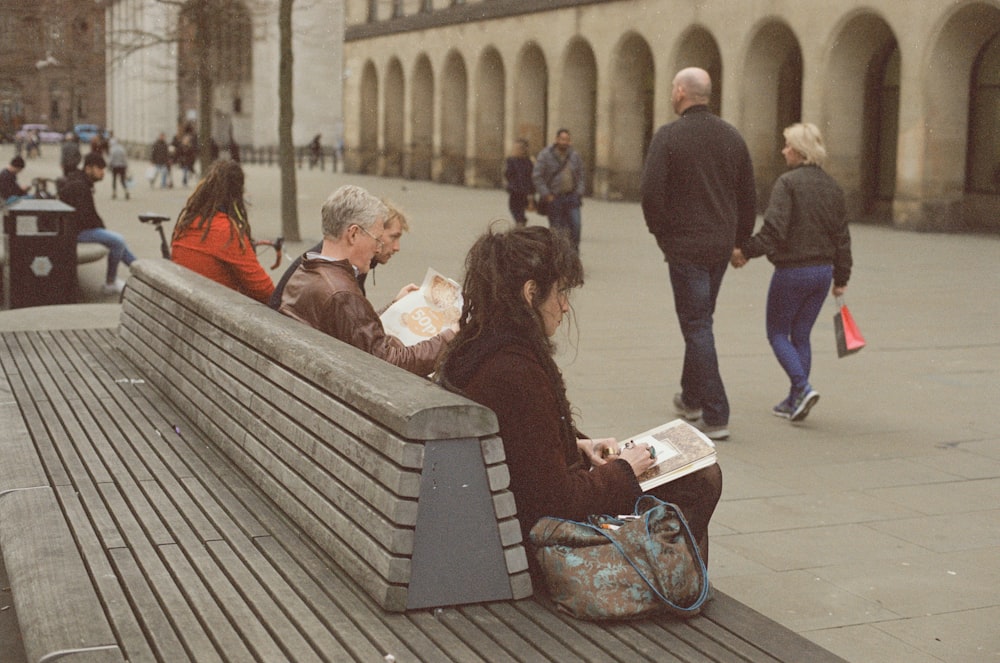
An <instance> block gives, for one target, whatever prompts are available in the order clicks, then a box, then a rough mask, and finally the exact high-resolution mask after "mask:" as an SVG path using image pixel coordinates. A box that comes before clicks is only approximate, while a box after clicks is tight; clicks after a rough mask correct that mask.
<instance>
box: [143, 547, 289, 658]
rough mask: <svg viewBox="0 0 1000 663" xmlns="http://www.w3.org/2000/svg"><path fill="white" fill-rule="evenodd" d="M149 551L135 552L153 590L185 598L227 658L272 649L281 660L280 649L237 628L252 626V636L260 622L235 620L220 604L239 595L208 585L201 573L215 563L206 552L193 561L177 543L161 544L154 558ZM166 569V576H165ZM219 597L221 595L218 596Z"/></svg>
mask: <svg viewBox="0 0 1000 663" xmlns="http://www.w3.org/2000/svg"><path fill="white" fill-rule="evenodd" d="M148 552H149V551H140V552H139V554H137V555H136V559H137V561H138V562H139V565H140V567H141V568H142V570H143V573H144V574H145V576H146V578H147V579H149V581H150V583H151V584H152V585H153V588H154V591H156V593H157V594H159V595H161V600H163V598H164V597H163V596H162V594H161V593H162V592H164V591H165V590H166V592H169V598H170V599H172V600H178V599H179V600H182V601H183V602H184V604H185V606H186V607H189V608H190V610H191V611H192V612H193V615H194V618H195V620H196V621H197V623H198V624H199V626H198V627H197V628H198V629H203V628H206V627H207V628H208V631H207V635H208V637H209V638H210V639H211V642H212V645H213V646H214V647H215V648H217V650H218V651H219V653H220V654H221V655H222V657H223V659H224V660H253V656H254V654H253V651H254V648H259V649H264V650H267V651H270V654H271V655H272V656H274V658H272V659H271V660H276V661H280V660H282V659H281V656H280V651H278V650H276V649H273V650H272V649H271V648H270V647H267V646H265V645H264V643H263V642H262V640H261V639H258V638H254V641H253V642H252V643H249V642H247V641H246V640H245V635H246V634H245V633H243V632H241V631H239V630H237V629H238V628H240V627H248V628H252V629H254V631H253V632H252V633H251V635H254V636H256V635H257V634H258V633H259V630H260V628H261V626H260V624H257V625H256V626H254V625H251V624H238V623H235V622H234V621H233V619H232V617H231V616H230V614H229V613H228V612H227V611H226V610H225V609H224V607H223V606H222V605H220V603H221V602H222V601H223V600H234V601H236V600H238V598H237V597H236V596H233V594H232V593H231V592H229V591H227V590H228V588H226V587H217V586H209V585H208V584H207V582H206V581H205V579H204V577H203V576H202V574H201V573H200V572H199V570H200V569H201V568H203V567H204V566H205V565H207V564H211V563H212V561H211V558H210V557H209V555H208V553H207V552H203V553H202V554H201V555H200V556H199V557H198V558H196V559H194V560H192V559H188V556H187V555H186V554H185V552H184V551H183V550H181V548H180V546H177V545H168V546H159V547H158V548H157V550H156V551H155V554H156V558H155V560H153V559H150V556H149V554H148ZM161 559H162V567H161V561H160V560H161ZM164 567H165V568H164ZM164 571H165V572H166V575H164ZM217 596H221V597H222V598H217ZM175 609H177V608H176V607H172V608H171V609H170V612H171V613H173V612H174V610H175ZM182 612H183V611H182ZM240 612H242V611H240ZM255 620H256V618H255ZM201 625H205V626H201ZM178 632H179V633H180V635H181V637H182V638H185V639H186V638H187V635H188V634H187V632H186V631H185V630H183V629H178ZM201 647H204V645H201ZM201 647H199V648H198V649H194V651H195V652H200V651H201Z"/></svg>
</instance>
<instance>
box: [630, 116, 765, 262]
mask: <svg viewBox="0 0 1000 663" xmlns="http://www.w3.org/2000/svg"><path fill="white" fill-rule="evenodd" d="M756 206H757V193H756V188H755V185H754V177H753V164H752V163H751V161H750V151H749V150H748V149H747V145H746V142H745V141H744V140H743V137H742V136H740V134H739V132H738V131H737V130H736V128H735V127H733V126H732V125H731V124H729V123H728V122H725V121H724V120H722V119H721V118H719V117H717V116H715V115H713V114H712V113H711V112H709V110H708V106H704V105H700V106H692V107H690V108H688V109H687V110H685V111H684V113H683V115H681V117H680V118H678V119H677V120H675V121H674V122H671V123H669V124H666V125H663V126H662V127H660V128H659V129H658V130H657V132H656V134H655V135H654V136H653V140H652V142H651V143H650V146H649V152H648V154H647V155H646V165H645V168H644V169H643V174H642V212H643V216H644V217H645V219H646V226H647V227H648V228H649V232H651V233H652V234H653V236H654V237H656V242H657V244H658V245H659V247H660V249H661V250H662V251H663V255H664V257H665V259H666V260H667V262H670V263H688V264H714V263H717V262H719V261H721V260H727V259H728V258H729V256H730V255H731V254H732V251H733V247H735V246H738V245H739V244H741V243H742V242H744V241H745V240H746V239H747V238H748V237H750V235H752V234H753V228H754V222H755V220H756V216H757V209H756Z"/></svg>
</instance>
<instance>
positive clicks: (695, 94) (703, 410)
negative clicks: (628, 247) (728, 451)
mask: <svg viewBox="0 0 1000 663" xmlns="http://www.w3.org/2000/svg"><path fill="white" fill-rule="evenodd" d="M711 95H712V80H711V78H710V77H709V75H708V72H707V71H705V70H704V69H698V68H696V67H690V68H688V69H683V70H681V71H680V72H679V73H678V74H677V75H676V76H675V77H674V82H673V89H672V91H671V100H672V102H673V107H674V111H675V112H676V113H677V114H678V115H679V116H680V117H679V118H678V119H677V120H675V121H674V122H671V123H669V124H666V125H664V126H662V127H660V128H659V129H658V130H657V131H656V134H655V135H654V136H653V140H652V142H651V143H650V146H649V152H648V153H647V155H646V164H645V166H644V168H643V173H642V185H641V190H642V213H643V216H644V217H645V219H646V226H647V227H648V228H649V232H651V233H652V234H653V236H654V237H655V238H656V243H657V244H658V245H659V247H660V250H661V251H663V256H664V258H665V259H666V261H667V263H668V264H669V267H670V285H671V286H672V288H673V292H674V307H675V309H676V312H677V320H678V322H679V323H680V328H681V333H682V334H683V336H684V368H683V370H682V373H681V391H680V393H678V394H675V395H674V401H673V404H674V408H675V409H676V411H677V413H678V414H680V415H681V416H683V417H685V418H687V419H691V420H692V421H694V422H695V425H696V426H698V427H699V428H700V429H701V430H702V432H704V433H705V434H706V435H707V436H708V437H709V438H711V439H714V440H724V439H726V438H728V437H729V428H728V425H729V400H728V398H727V397H726V389H725V386H724V385H723V384H722V375H721V373H720V371H719V359H718V355H717V354H716V351H715V335H714V333H713V331H712V316H713V315H714V314H715V302H716V299H717V297H718V295H719V289H720V288H721V286H722V277H723V275H724V274H725V273H726V268H727V267H728V266H729V259H730V258H731V257H732V253H733V247H735V246H739V245H740V244H741V243H742V242H743V241H745V240H746V239H747V238H748V237H750V235H751V233H753V227H754V222H755V221H756V217H757V211H756V205H757V193H756V187H755V184H754V177H753V164H752V163H751V161H750V151H749V150H748V149H747V145H746V142H744V140H743V137H742V136H740V134H739V132H738V131H737V130H736V128H735V127H733V126H732V125H730V124H729V123H727V122H724V121H723V120H722V119H720V118H719V117H717V116H715V115H714V114H712V113H711V112H710V111H709V109H708V102H709V99H710V98H711Z"/></svg>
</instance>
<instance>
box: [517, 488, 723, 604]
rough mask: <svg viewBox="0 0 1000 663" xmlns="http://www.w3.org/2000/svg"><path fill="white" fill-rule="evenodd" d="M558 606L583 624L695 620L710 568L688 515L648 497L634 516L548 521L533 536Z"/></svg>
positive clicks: (705, 593)
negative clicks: (658, 617) (658, 616)
mask: <svg viewBox="0 0 1000 663" xmlns="http://www.w3.org/2000/svg"><path fill="white" fill-rule="evenodd" d="M529 538H530V539H531V543H532V544H533V545H534V548H535V554H536V556H537V558H538V562H539V565H540V566H541V569H542V573H543V574H544V576H545V583H546V585H547V586H548V590H549V594H550V595H551V596H552V599H553V600H554V601H555V602H556V604H557V605H558V606H559V607H560V608H561V609H563V610H565V611H566V612H568V613H570V614H571V615H573V616H574V617H577V618H579V619H594V620H597V619H631V618H636V617H644V616H648V615H651V614H655V613H662V612H666V613H670V614H674V615H677V616H681V617H692V616H694V615H697V614H698V613H699V612H700V611H701V606H702V604H703V603H704V602H705V599H706V598H707V597H708V591H709V586H708V570H707V569H706V568H705V563H704V562H703V561H702V559H701V555H700V554H699V553H698V547H697V546H696V545H695V543H694V537H693V536H692V535H691V529H690V528H689V527H688V524H687V521H686V520H684V516H683V515H682V514H681V512H680V510H679V509H678V508H677V507H676V506H674V505H673V504H670V503H669V502H664V501H662V500H660V499H657V498H656V497H653V496H652V495H642V496H640V497H639V499H638V500H637V501H636V503H635V512H634V514H633V515H631V516H624V517H621V516H619V517H615V516H591V517H590V520H589V522H577V521H574V520H562V519H560V518H552V517H545V518H542V519H541V520H539V521H538V522H537V523H535V526H534V527H532V528H531V532H530V534H529Z"/></svg>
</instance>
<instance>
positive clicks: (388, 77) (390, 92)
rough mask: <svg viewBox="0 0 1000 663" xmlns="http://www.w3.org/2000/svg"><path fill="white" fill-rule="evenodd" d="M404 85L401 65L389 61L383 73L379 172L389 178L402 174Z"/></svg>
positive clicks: (395, 59)
mask: <svg viewBox="0 0 1000 663" xmlns="http://www.w3.org/2000/svg"><path fill="white" fill-rule="evenodd" d="M404 85H405V84H404V82H403V65H401V64H400V63H399V59H398V58H395V57H394V58H392V59H391V60H389V66H388V68H387V69H386V72H385V112H384V113H383V115H382V145H383V147H382V167H381V171H382V174H383V175H387V176H389V177H399V176H400V175H402V174H403V122H404V115H403V113H404V109H403V100H404V98H405V97H404Z"/></svg>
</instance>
